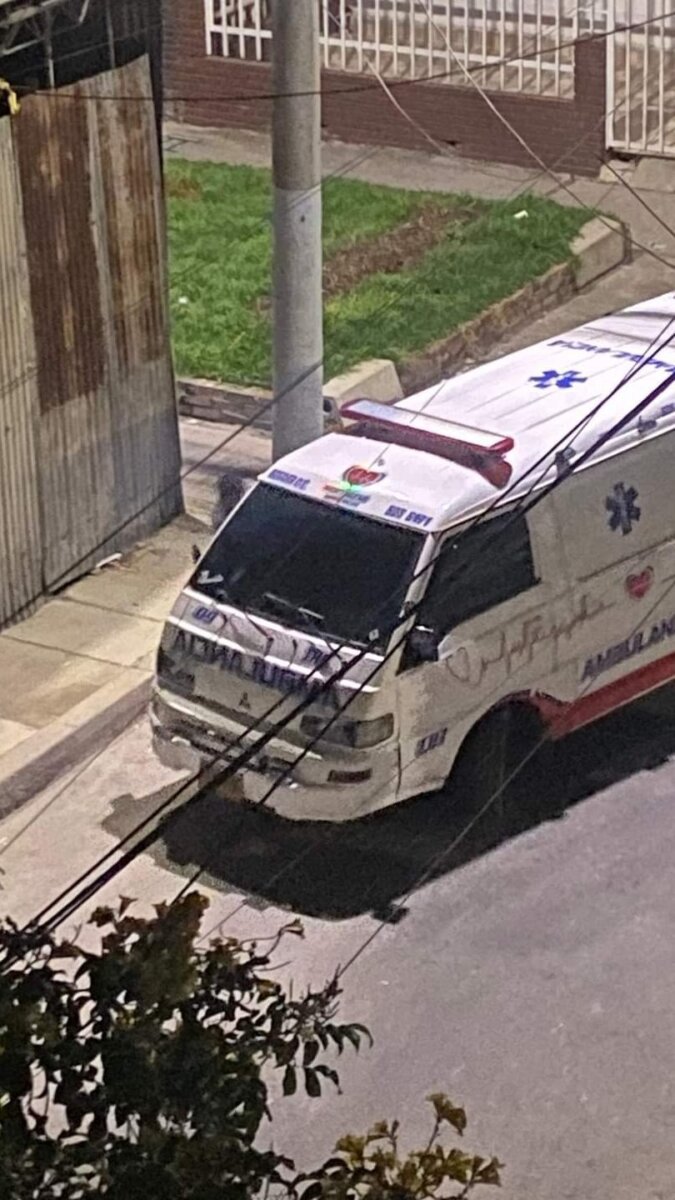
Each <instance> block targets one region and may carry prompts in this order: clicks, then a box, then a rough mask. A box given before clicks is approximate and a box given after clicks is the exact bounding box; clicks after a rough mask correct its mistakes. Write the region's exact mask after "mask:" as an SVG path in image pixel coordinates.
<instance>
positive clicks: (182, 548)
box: [0, 517, 206, 816]
mask: <svg viewBox="0 0 675 1200" xmlns="http://www.w3.org/2000/svg"><path fill="white" fill-rule="evenodd" d="M205 532H206V531H205V528H204V526H203V525H202V524H200V523H199V522H198V521H196V520H194V518H192V517H179V518H178V519H177V520H176V521H174V522H172V524H171V525H168V526H167V527H166V528H165V529H162V530H160V532H159V533H158V534H156V535H155V536H154V537H152V538H150V539H148V540H147V541H146V542H144V543H140V544H139V545H138V546H136V547H135V549H134V550H132V551H131V552H130V553H128V554H125V555H124V556H123V558H122V559H121V560H120V561H118V562H116V563H114V564H111V565H110V566H108V567H104V568H103V569H101V570H100V571H99V572H98V573H94V574H91V575H88V576H86V577H85V578H84V579H81V580H79V581H78V582H77V583H75V584H73V585H72V586H71V587H69V588H67V589H66V590H65V591H64V592H62V593H61V594H60V595H59V596H58V597H56V598H54V599H53V600H50V601H49V602H48V603H47V604H45V605H43V607H42V608H40V609H39V610H38V612H36V613H35V614H34V615H33V616H32V617H29V618H28V619H27V620H25V621H22V622H21V623H20V624H18V625H15V626H13V627H12V628H10V629H8V630H6V631H5V632H4V633H2V634H0V679H1V680H2V685H3V686H2V691H1V692H0V816H4V815H5V814H6V813H7V812H10V811H11V810H12V809H14V808H17V807H18V806H19V805H20V804H23V803H24V801H26V800H28V799H29V798H30V797H31V796H34V795H35V794H36V793H37V792H39V791H41V790H42V788H44V787H46V786H47V784H48V783H50V782H51V781H52V780H54V779H56V778H58V776H59V775H61V774H62V773H63V772H64V771H65V770H67V769H68V768H69V767H72V766H73V765H75V764H76V763H77V762H79V761H80V759H82V758H83V757H85V756H86V755H87V754H88V753H91V752H92V751H94V750H96V749H97V748H98V746H99V745H100V744H102V742H103V741H109V740H110V739H111V738H114V737H115V736H116V735H117V734H118V733H119V732H121V730H122V729H123V728H124V727H125V725H126V724H127V723H128V722H129V721H131V720H133V719H134V718H135V717H136V716H137V715H139V714H140V713H141V712H142V710H143V708H144V707H145V705H146V703H147V699H148V696H149V691H150V681H151V678H152V671H153V664H154V656H155V651H156V648H157V644H158V642H159V637H160V633H161V629H162V624H163V621H164V618H165V616H166V614H167V613H168V612H169V610H170V608H171V606H172V604H173V602H174V600H175V598H176V595H177V593H178V591H179V589H180V587H181V586H182V584H183V583H184V581H185V579H186V577H187V575H188V573H189V571H190V568H191V556H190V551H191V546H192V544H193V543H194V542H198V543H200V544H201V545H203V544H204V540H205Z"/></svg>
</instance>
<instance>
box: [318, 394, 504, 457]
mask: <svg viewBox="0 0 675 1200" xmlns="http://www.w3.org/2000/svg"><path fill="white" fill-rule="evenodd" d="M341 415H342V416H343V417H347V418H349V419H350V420H352V421H358V422H359V423H360V426H361V429H362V432H364V433H365V432H366V429H367V427H370V426H372V427H373V432H375V431H376V429H378V428H379V429H380V430H382V432H383V433H384V434H385V436H387V437H388V438H389V440H390V441H392V442H397V443H398V444H399V445H402V446H409V447H410V448H411V449H412V450H427V451H429V452H430V453H432V454H438V455H441V456H442V457H444V458H452V457H454V454H456V453H459V454H478V455H480V456H483V455H490V456H495V457H497V458H500V457H501V456H502V455H503V454H508V452H509V450H513V446H514V442H513V438H510V437H504V436H502V435H501V434H499V433H489V432H488V431H487V430H486V429H474V428H473V427H472V426H470V425H460V424H459V423H458V422H456V421H446V420H444V419H443V418H442V417H432V416H428V415H427V414H426V413H424V412H415V411H414V410H413V409H411V408H400V407H399V406H398V405H396V406H394V405H389V404H378V403H376V401H374V400H352V401H350V402H349V403H348V404H345V405H343V407H342V412H341ZM453 451H454V454H453Z"/></svg>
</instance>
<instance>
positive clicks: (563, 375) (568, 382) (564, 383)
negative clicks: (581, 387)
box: [529, 370, 586, 391]
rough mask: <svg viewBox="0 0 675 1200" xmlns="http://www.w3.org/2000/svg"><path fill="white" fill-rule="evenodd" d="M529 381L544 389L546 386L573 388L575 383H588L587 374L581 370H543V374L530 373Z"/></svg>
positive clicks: (541, 389)
mask: <svg viewBox="0 0 675 1200" xmlns="http://www.w3.org/2000/svg"><path fill="white" fill-rule="evenodd" d="M529 383H533V384H535V386H536V387H537V388H538V389H539V390H540V391H543V389H544V388H550V387H557V388H571V387H574V385H575V383H586V376H585V375H582V374H581V373H580V372H579V371H550V370H549V371H542V373H541V375H530V378H529Z"/></svg>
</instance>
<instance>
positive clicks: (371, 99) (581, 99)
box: [165, 0, 605, 175]
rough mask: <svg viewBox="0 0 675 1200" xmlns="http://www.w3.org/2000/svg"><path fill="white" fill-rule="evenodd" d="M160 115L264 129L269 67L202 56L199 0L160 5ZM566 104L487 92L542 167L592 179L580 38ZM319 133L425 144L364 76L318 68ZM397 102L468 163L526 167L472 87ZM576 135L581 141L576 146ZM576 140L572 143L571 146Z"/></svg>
mask: <svg viewBox="0 0 675 1200" xmlns="http://www.w3.org/2000/svg"><path fill="white" fill-rule="evenodd" d="M165 3H166V8H167V14H166V32H165V38H166V45H165V80H166V101H167V115H168V116H170V117H172V118H173V119H174V120H178V121H184V122H186V123H188V124H193V125H210V126H220V125H222V126H235V127H239V128H244V129H265V128H267V127H268V125H269V122H270V116H271V102H270V100H269V99H267V98H266V97H269V94H270V90H271V78H270V67H269V65H268V64H266V63H261V64H258V63H250V62H238V61H236V60H228V59H224V58H213V57H209V56H207V54H206V39H205V31H204V6H203V3H202V0H165ZM574 83H575V98H574V99H573V100H557V99H552V98H549V97H538V96H526V95H518V94H516V93H513V92H492V93H490V95H491V98H492V100H493V101H494V103H495V104H496V106H497V108H498V109H499V111H500V112H501V113H502V114H503V116H505V117H506V118H507V120H508V121H509V122H510V123H511V124H512V125H513V126H514V128H515V129H517V130H518V132H519V133H520V135H521V136H522V137H523V138H524V139H525V141H526V142H527V143H528V144H529V145H530V146H531V147H532V149H533V150H534V151H535V152H536V153H537V154H538V155H539V156H540V157H541V158H542V159H543V160H544V162H545V163H546V164H547V165H549V166H554V167H556V169H559V170H564V171H568V172H572V173H575V174H580V175H594V174H596V173H597V171H598V169H599V165H600V161H601V159H602V158H603V156H604V145H605V141H604V114H605V41H604V39H602V38H599V39H598V40H595V39H592V38H589V39H586V40H584V41H581V42H580V43H579V45H578V46H577V49H576V55H575V80H574ZM322 88H323V110H322V124H323V128H324V136H326V137H336V138H340V139H341V140H343V141H347V142H365V143H371V144H372V143H374V144H378V145H387V146H403V147H406V148H409V149H424V150H428V149H429V143H428V142H427V141H426V140H425V139H424V138H423V137H422V136H421V135H420V134H419V133H417V132H416V131H415V130H414V129H413V128H412V126H411V125H410V124H409V123H408V122H407V121H406V120H405V119H404V118H403V117H402V116H401V114H400V113H398V112H397V111H396V109H395V108H394V106H393V105H392V103H391V101H390V100H388V98H387V96H386V95H385V93H384V92H383V90H382V88H381V87H380V86H379V84H378V83H377V81H376V80H375V79H374V78H373V79H370V78H368V77H364V76H360V75H355V74H346V73H342V72H338V71H324V72H323V75H322ZM396 98H397V100H398V101H399V103H400V104H402V105H403V106H404V107H405V109H406V111H407V112H409V113H410V115H411V116H412V117H414V118H415V120H416V121H417V122H419V124H421V125H422V126H423V127H424V128H425V129H426V130H427V131H428V132H429V133H430V134H431V136H432V137H433V138H435V139H436V140H437V141H439V142H441V143H445V144H447V145H448V146H451V147H453V149H455V150H456V151H457V152H459V153H460V154H464V155H466V156H467V157H469V158H477V159H489V160H491V161H493V162H495V161H497V162H507V163H515V164H518V165H521V166H532V165H534V163H533V159H532V156H531V155H529V154H528V153H527V151H526V150H525V149H524V148H523V147H522V146H521V145H520V144H519V142H518V141H517V140H516V138H514V137H513V136H512V135H511V134H509V133H508V132H507V130H506V129H505V127H504V126H503V125H502V123H501V121H499V119H498V118H497V117H496V116H495V114H494V113H493V112H491V111H490V109H489V107H488V105H487V104H486V103H485V101H484V100H483V99H482V98H481V97H480V96H479V94H478V92H477V91H476V90H475V89H474V88H463V87H446V86H444V85H442V84H438V83H435V84H434V83H411V84H405V85H403V86H399V87H397V88H396ZM581 139H583V141H581ZM580 141H581V144H579V143H580Z"/></svg>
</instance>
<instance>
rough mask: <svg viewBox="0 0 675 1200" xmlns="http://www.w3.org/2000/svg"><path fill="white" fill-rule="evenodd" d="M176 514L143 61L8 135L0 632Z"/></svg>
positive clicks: (157, 193)
mask: <svg viewBox="0 0 675 1200" xmlns="http://www.w3.org/2000/svg"><path fill="white" fill-rule="evenodd" d="M180 507H181V493H180V451H179V442H178V422H177V412H176V403H175V392H174V385H173V370H172V363H171V353H170V344H169V328H168V301H167V287H166V261H165V252H164V215H163V196H162V187H161V174H160V163H159V149H158V145H157V135H156V127H155V116H154V107H153V104H152V97H151V83H150V73H149V65H148V62H147V59H137V60H136V61H135V62H133V63H131V64H129V65H128V66H125V67H121V68H119V69H118V70H116V71H110V72H107V73H105V74H103V75H99V76H96V77H95V78H93V79H87V80H85V81H82V82H80V83H76V84H73V85H70V86H68V87H66V88H63V89H58V90H56V91H45V92H38V93H36V94H35V95H33V96H29V97H28V98H27V99H25V100H24V101H23V103H22V106H21V111H20V113H19V115H17V116H16V117H11V118H10V117H4V118H3V119H2V120H0V624H2V623H4V622H6V621H8V620H11V619H12V618H13V616H14V615H15V614H16V612H17V610H22V611H21V615H26V613H25V608H26V605H29V604H30V602H31V600H33V599H35V598H37V597H39V596H40V595H41V594H42V593H43V592H44V591H50V590H51V591H53V590H57V589H58V588H60V587H63V586H64V585H65V583H67V582H68V580H69V579H72V578H75V577H76V576H78V575H81V574H83V573H84V572H85V571H86V570H88V569H90V568H91V566H93V565H94V564H95V562H97V561H98V560H100V559H101V558H102V557H104V555H105V554H107V553H110V551H111V550H115V549H118V548H120V547H122V546H125V545H129V544H131V543H132V542H133V541H134V540H135V539H137V538H139V537H143V536H145V535H146V534H147V533H148V532H150V531H151V530H153V529H156V528H157V527H158V526H159V525H161V524H163V523H164V521H166V520H167V519H169V518H170V517H171V516H173V515H174V514H175V513H176V512H177V511H180Z"/></svg>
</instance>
